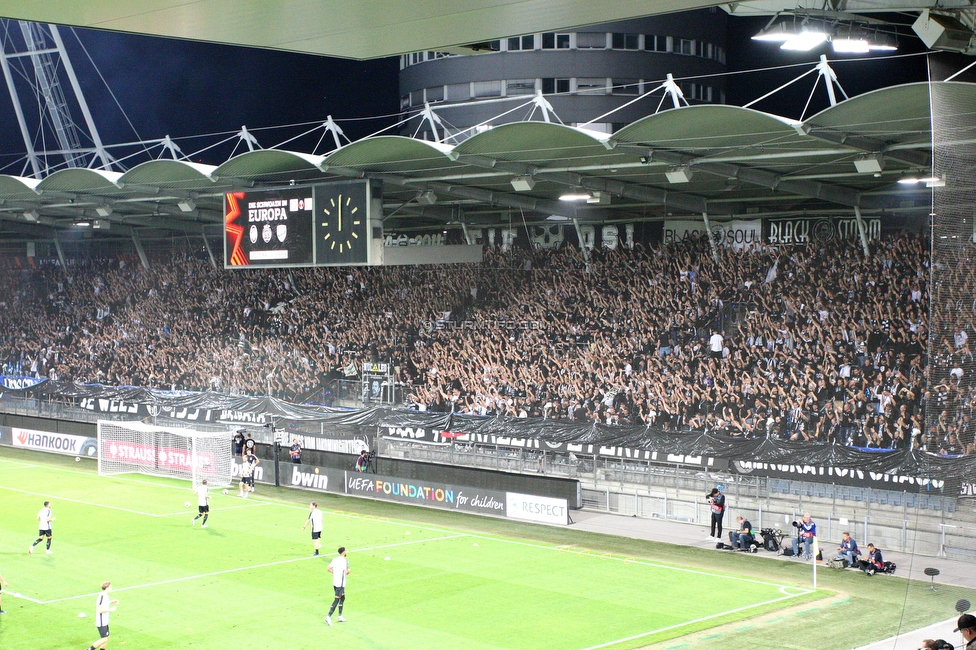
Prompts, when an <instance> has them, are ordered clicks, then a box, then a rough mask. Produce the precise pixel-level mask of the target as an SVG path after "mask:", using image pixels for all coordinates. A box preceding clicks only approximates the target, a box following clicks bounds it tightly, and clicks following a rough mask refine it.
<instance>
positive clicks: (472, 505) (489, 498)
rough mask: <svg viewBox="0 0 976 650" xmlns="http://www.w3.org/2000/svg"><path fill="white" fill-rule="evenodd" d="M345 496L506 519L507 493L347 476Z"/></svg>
mask: <svg viewBox="0 0 976 650" xmlns="http://www.w3.org/2000/svg"><path fill="white" fill-rule="evenodd" d="M346 494H358V495H361V496H368V497H371V498H374V499H385V500H387V501H399V502H400V503H412V504H415V505H424V506H434V507H436V508H444V509H446V510H461V511H463V512H474V513H478V514H483V515H484V514H488V515H501V516H504V515H505V493H504V492H499V491H497V490H485V489H482V488H471V487H461V486H458V485H447V484H445V483H434V482H430V481H418V480H417V479H404V478H395V477H392V476H377V475H376V474H362V473H359V472H346Z"/></svg>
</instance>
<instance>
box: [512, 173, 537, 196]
mask: <svg viewBox="0 0 976 650" xmlns="http://www.w3.org/2000/svg"><path fill="white" fill-rule="evenodd" d="M512 187H513V188H514V189H515V191H516V192H528V191H529V190H531V189H532V188H533V187H535V179H534V178H532V177H531V176H516V177H515V178H513V179H512Z"/></svg>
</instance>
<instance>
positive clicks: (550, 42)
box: [542, 32, 569, 50]
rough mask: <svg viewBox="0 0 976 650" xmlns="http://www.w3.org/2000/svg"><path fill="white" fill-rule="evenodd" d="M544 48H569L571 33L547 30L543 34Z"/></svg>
mask: <svg viewBox="0 0 976 650" xmlns="http://www.w3.org/2000/svg"><path fill="white" fill-rule="evenodd" d="M542 49H544V50H568V49H569V34H556V33H555V32H545V33H544V34H543V35H542Z"/></svg>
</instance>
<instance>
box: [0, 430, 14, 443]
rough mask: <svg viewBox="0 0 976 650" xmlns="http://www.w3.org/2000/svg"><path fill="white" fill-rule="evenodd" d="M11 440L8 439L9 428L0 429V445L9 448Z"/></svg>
mask: <svg viewBox="0 0 976 650" xmlns="http://www.w3.org/2000/svg"><path fill="white" fill-rule="evenodd" d="M12 444H13V439H12V438H11V437H10V427H0V445H6V446H8V447H9V446H11V445H12Z"/></svg>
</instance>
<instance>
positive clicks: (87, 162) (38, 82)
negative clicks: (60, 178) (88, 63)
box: [0, 20, 113, 178]
mask: <svg viewBox="0 0 976 650" xmlns="http://www.w3.org/2000/svg"><path fill="white" fill-rule="evenodd" d="M0 68H2V69H3V76H4V78H5V79H6V82H7V91H8V92H9V93H10V100H11V102H12V103H13V109H14V113H15V114H16V115H17V123H18V125H19V126H20V133H21V136H22V137H23V139H24V145H25V146H26V147H27V165H25V170H24V173H25V175H27V174H29V175H32V176H34V177H35V178H43V177H45V176H47V175H48V174H49V173H51V172H52V171H56V170H57V169H60V168H63V167H95V168H101V169H112V161H113V159H112V157H111V155H109V153H108V152H107V151H106V150H105V146H104V145H103V143H102V140H101V137H100V136H99V134H98V129H97V128H96V126H95V122H94V120H93V119H92V115H91V111H90V110H89V109H88V103H87V102H86V101H85V96H84V93H83V92H82V90H81V86H80V85H79V84H78V77H77V76H76V75H75V70H74V67H73V66H72V64H71V60H70V59H69V58H68V54H67V52H66V50H65V47H64V41H63V40H62V39H61V33H60V32H59V31H58V27H57V26H56V25H44V24H40V23H31V22H26V21H15V20H2V21H0ZM65 81H66V82H67V84H65V83H63V82H65ZM22 95H23V96H24V99H22ZM28 98H29V99H28ZM25 100H26V101H25ZM75 114H80V115H81V118H82V120H81V121H79V120H76V119H75V117H74V115H75Z"/></svg>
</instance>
